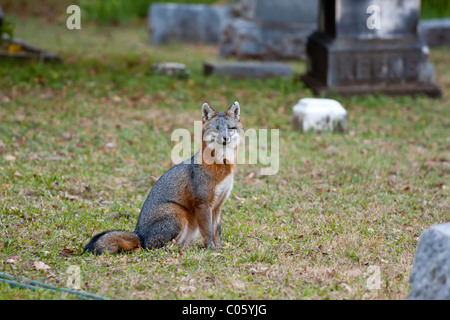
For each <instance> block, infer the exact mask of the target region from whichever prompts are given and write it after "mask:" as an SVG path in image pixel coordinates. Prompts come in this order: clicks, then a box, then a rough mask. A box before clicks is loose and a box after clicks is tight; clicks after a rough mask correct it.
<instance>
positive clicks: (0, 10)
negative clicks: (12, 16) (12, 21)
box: [0, 7, 3, 27]
mask: <svg viewBox="0 0 450 320" xmlns="http://www.w3.org/2000/svg"><path fill="white" fill-rule="evenodd" d="M2 25H3V11H2V7H0V27H1V26H2Z"/></svg>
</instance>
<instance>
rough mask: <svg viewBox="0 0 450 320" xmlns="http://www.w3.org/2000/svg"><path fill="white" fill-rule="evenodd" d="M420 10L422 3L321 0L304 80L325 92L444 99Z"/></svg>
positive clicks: (391, 0)
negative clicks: (421, 29)
mask: <svg viewBox="0 0 450 320" xmlns="http://www.w3.org/2000/svg"><path fill="white" fill-rule="evenodd" d="M419 9H420V0H335V1H329V0H321V2H320V14H319V29H318V31H317V32H315V33H313V34H312V35H311V36H310V37H309V39H308V44H307V55H308V70H307V74H306V75H305V76H303V77H302V80H303V81H304V82H305V84H306V85H307V86H308V87H310V88H312V89H313V91H315V92H316V93H319V94H329V93H337V94H341V95H354V94H364V93H375V92H381V93H385V94H388V95H412V94H427V95H429V96H432V97H438V96H441V90H440V89H439V88H438V87H437V86H436V85H435V84H434V83H433V78H434V70H433V66H432V65H431V64H430V63H428V53H429V50H428V46H427V45H426V44H425V42H424V41H423V40H422V39H421V38H420V36H419V33H418V30H417V29H418V28H417V25H418V22H419V11H420V10H419Z"/></svg>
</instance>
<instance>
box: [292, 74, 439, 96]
mask: <svg viewBox="0 0 450 320" xmlns="http://www.w3.org/2000/svg"><path fill="white" fill-rule="evenodd" d="M300 80H301V81H303V83H305V85H306V86H307V87H308V88H310V89H311V90H312V91H313V92H314V93H315V94H317V95H320V96H332V95H340V96H344V97H350V96H355V95H360V94H375V93H382V94H385V95H387V96H394V97H395V96H418V95H426V96H429V97H431V98H441V97H442V91H441V89H440V88H439V87H438V86H437V85H435V84H421V85H416V84H408V85H351V86H334V87H327V86H325V85H323V84H322V83H320V82H319V81H317V79H314V78H312V77H310V76H308V75H304V76H301V77H300Z"/></svg>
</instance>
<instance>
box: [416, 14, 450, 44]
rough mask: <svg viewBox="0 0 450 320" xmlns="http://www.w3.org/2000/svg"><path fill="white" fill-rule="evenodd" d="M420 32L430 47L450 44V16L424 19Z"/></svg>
mask: <svg viewBox="0 0 450 320" xmlns="http://www.w3.org/2000/svg"><path fill="white" fill-rule="evenodd" d="M420 33H421V35H422V38H423V39H424V40H425V42H426V43H427V45H428V46H429V47H437V46H444V45H447V46H450V18H446V19H430V20H422V21H420Z"/></svg>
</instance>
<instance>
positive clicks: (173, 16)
mask: <svg viewBox="0 0 450 320" xmlns="http://www.w3.org/2000/svg"><path fill="white" fill-rule="evenodd" d="M149 10H150V13H149V16H150V19H149V28H150V31H151V44H153V45H158V44H161V43H168V42H185V43H217V42H219V39H220V35H221V33H222V30H223V27H224V25H225V22H226V21H227V20H228V19H229V16H230V7H229V6H227V5H220V6H212V5H203V4H175V3H154V4H152V5H151V7H150V9H149Z"/></svg>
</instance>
